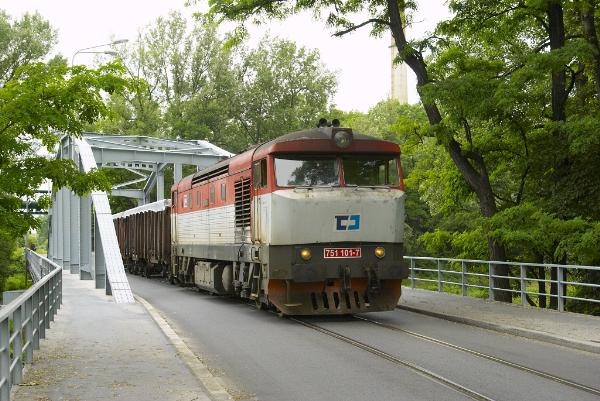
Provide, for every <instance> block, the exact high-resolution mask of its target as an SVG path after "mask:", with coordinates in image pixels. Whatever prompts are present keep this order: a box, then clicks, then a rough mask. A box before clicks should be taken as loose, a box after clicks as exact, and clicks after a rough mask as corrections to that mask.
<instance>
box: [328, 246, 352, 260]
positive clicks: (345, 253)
mask: <svg viewBox="0 0 600 401" xmlns="http://www.w3.org/2000/svg"><path fill="white" fill-rule="evenodd" d="M323 257H324V258H325V259H337V258H360V257H361V251H360V248H324V249H323Z"/></svg>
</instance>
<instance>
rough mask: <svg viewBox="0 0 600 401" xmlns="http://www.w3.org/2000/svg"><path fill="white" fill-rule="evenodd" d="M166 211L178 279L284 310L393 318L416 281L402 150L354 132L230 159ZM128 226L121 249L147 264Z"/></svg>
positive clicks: (194, 178) (333, 131) (298, 136)
mask: <svg viewBox="0 0 600 401" xmlns="http://www.w3.org/2000/svg"><path fill="white" fill-rule="evenodd" d="M162 209H164V210H163V211H162V212H160V211H158V213H162V215H165V214H167V215H168V214H169V212H170V231H171V239H170V240H171V252H170V265H169V266H167V268H168V274H169V276H170V278H171V279H172V280H173V281H175V280H176V281H178V282H180V283H186V284H193V285H196V286H198V287H200V288H202V289H205V290H208V291H210V292H214V293H218V294H230V295H237V296H240V297H243V298H249V299H252V300H254V301H255V302H256V304H257V306H259V307H266V306H270V307H273V308H276V309H277V310H279V311H281V312H282V313H284V314H290V315H314V314H347V313H356V312H367V311H382V310H391V309H393V308H395V306H396V304H397V302H398V299H399V297H400V293H401V281H402V279H403V278H406V277H407V276H408V269H407V268H406V267H405V265H404V263H403V248H402V241H403V226H404V191H403V183H402V169H401V165H400V148H399V146H398V145H396V144H394V143H391V142H388V141H384V140H381V139H377V138H373V137H369V136H365V135H360V134H356V133H353V132H352V130H351V129H349V128H337V127H319V128H315V129H310V130H305V131H299V132H294V133H291V134H287V135H284V136H281V137H279V138H277V139H274V140H272V141H270V142H267V143H265V144H262V145H259V146H257V147H255V148H253V149H250V150H248V151H246V152H244V153H241V154H239V155H237V156H235V157H232V158H230V159H227V160H223V161H221V162H219V163H217V164H215V165H213V166H211V167H209V168H206V169H204V170H202V171H199V172H197V173H196V174H194V175H191V176H188V177H186V178H184V179H183V180H181V181H180V182H179V183H176V184H175V185H174V186H173V187H172V189H171V207H170V210H167V209H168V206H165V207H163V208H162ZM156 212H157V211H155V212H152V211H150V212H148V213H156ZM135 214H136V213H134V215H135ZM127 219H129V220H132V219H131V214H130V215H128V216H126V217H125V216H120V217H119V216H118V215H117V216H115V224H116V227H117V232H118V238H119V242H120V244H121V251H122V254H123V257H124V259H125V263H126V264H127V265H131V264H132V262H134V264H136V265H139V260H140V259H139V257H137V256H136V255H138V254H141V253H142V251H141V250H136V251H132V248H131V247H128V246H127V244H128V243H133V242H134V241H132V239H131V238H128V237H129V235H128V234H127V233H134V232H135V230H132V229H131V228H127V224H126V220H127ZM163 219H164V218H163ZM162 231H163V232H164V227H163V230H162ZM138 232H139V230H138ZM145 235H148V233H147V232H146V234H145ZM158 235H163V234H158V233H157V234H156V236H158ZM137 242H138V243H139V242H140V241H137ZM159 242H160V241H158V240H148V241H146V242H145V243H147V244H149V245H150V246H155V247H159V246H160V245H159ZM153 244H154V245H153ZM143 253H144V254H148V255H155V254H157V251H154V252H153V251H152V250H148V249H146V250H144V251H143ZM158 253H160V254H161V255H162V260H164V259H165V252H164V250H163V251H158ZM134 259H135V260H134ZM159 259H161V258H158V257H154V258H153V261H154V262H153V263H154V265H159V266H160V265H163V264H165V262H159ZM143 263H148V261H147V260H146V261H143ZM166 264H169V263H168V262H166Z"/></svg>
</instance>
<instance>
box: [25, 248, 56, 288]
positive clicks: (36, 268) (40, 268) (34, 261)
mask: <svg viewBox="0 0 600 401" xmlns="http://www.w3.org/2000/svg"><path fill="white" fill-rule="evenodd" d="M25 252H27V254H26V260H25V263H26V264H27V270H28V271H29V275H30V276H31V280H32V281H33V282H34V283H37V282H38V281H40V280H41V279H42V278H44V277H45V276H46V275H48V274H49V273H50V272H51V271H52V270H54V269H55V267H56V266H58V265H55V264H54V263H52V264H48V263H45V262H44V260H45V258H42V257H39V258H38V257H36V256H35V255H37V254H36V253H35V252H33V251H31V250H30V249H26V250H25Z"/></svg>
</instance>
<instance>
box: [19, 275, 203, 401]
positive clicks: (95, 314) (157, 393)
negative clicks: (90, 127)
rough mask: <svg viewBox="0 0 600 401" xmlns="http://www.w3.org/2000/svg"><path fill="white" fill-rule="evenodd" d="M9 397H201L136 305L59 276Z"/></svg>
mask: <svg viewBox="0 0 600 401" xmlns="http://www.w3.org/2000/svg"><path fill="white" fill-rule="evenodd" d="M46 335H47V337H46V340H42V341H41V343H40V351H38V352H36V353H35V355H34V362H33V364H32V365H29V367H28V369H27V371H26V373H25V377H24V380H23V383H22V384H21V385H19V386H14V387H13V397H12V398H11V399H12V400H14V401H100V400H127V401H132V400H136V401H137V400H140V401H142V400H143V401H192V400H195V401H208V400H209V398H208V397H207V396H206V392H205V390H204V388H203V387H202V386H201V385H200V383H199V381H198V379H197V378H196V377H195V376H194V375H193V374H192V372H191V371H190V370H189V369H188V367H187V365H186V364H184V363H183V361H182V360H181V359H180V358H179V356H178V355H177V352H176V350H175V348H174V347H173V345H172V344H171V343H170V341H169V340H168V339H167V337H166V336H165V335H164V334H163V332H162V331H161V330H160V329H159V327H158V326H157V324H156V323H155V322H154V320H152V318H151V316H150V315H149V314H148V313H147V311H146V309H144V307H143V306H142V305H140V304H139V303H136V304H116V303H115V302H114V301H113V300H112V297H107V296H106V295H104V292H103V291H95V290H94V289H93V281H80V280H79V276H78V275H71V274H69V273H67V272H65V273H64V274H63V304H62V307H61V308H60V310H59V312H58V315H57V316H56V318H55V322H54V323H52V326H51V329H50V330H47V331H46Z"/></svg>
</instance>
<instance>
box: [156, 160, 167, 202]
mask: <svg viewBox="0 0 600 401" xmlns="http://www.w3.org/2000/svg"><path fill="white" fill-rule="evenodd" d="M163 199H165V172H164V170H162V169H161V168H160V166H158V167H157V171H156V200H157V201H159V200H163Z"/></svg>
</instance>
